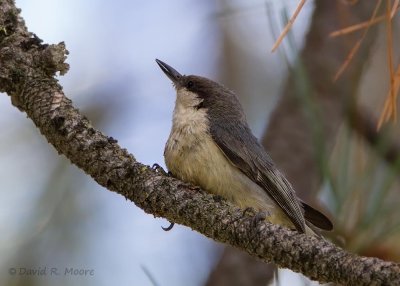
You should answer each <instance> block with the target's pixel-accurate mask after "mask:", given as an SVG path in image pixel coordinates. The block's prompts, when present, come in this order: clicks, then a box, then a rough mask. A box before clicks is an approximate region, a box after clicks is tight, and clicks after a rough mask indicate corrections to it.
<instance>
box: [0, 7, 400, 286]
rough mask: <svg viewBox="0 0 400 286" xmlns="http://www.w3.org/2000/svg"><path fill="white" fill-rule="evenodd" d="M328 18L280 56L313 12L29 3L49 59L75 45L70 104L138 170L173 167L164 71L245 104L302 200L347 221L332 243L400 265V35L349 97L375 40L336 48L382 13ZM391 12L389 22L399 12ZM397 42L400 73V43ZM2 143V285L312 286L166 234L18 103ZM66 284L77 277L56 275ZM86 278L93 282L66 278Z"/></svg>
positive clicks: (203, 241) (376, 36)
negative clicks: (393, 96) (397, 99)
mask: <svg viewBox="0 0 400 286" xmlns="http://www.w3.org/2000/svg"><path fill="white" fill-rule="evenodd" d="M314 2H315V1H307V2H306V4H305V6H304V7H303V8H302V10H301V12H300V15H299V16H298V18H297V20H296V21H295V24H294V26H293V27H292V29H291V30H290V33H289V34H288V35H287V37H286V38H285V40H284V42H283V43H282V45H281V46H280V48H279V49H278V51H277V52H275V53H271V52H270V50H271V48H272V45H273V43H274V41H275V40H276V39H277V37H278V36H279V34H280V32H281V31H282V29H283V27H284V26H285V23H286V22H287V20H288V17H290V15H291V14H292V13H293V12H294V10H295V8H296V7H297V5H298V1H295V0H285V1H272V0H269V1H268V0H251V1H245V0H235V1H228V0H217V1H194V0H185V1H177V0H170V1H143V2H142V3H141V4H138V3H135V2H134V1H112V2H111V1H94V0H87V1H77V0H69V1H66V0H37V1H27V0H17V1H16V3H17V6H18V7H19V8H21V9H22V16H23V18H24V19H25V21H26V25H27V27H28V29H29V30H30V31H32V32H34V33H36V34H37V35H38V36H39V37H40V38H41V39H43V40H44V42H46V43H58V42H60V41H65V43H66V46H67V49H68V50H69V52H70V54H69V56H68V59H67V62H68V63H69V64H70V67H71V68H70V71H69V72H68V73H67V74H66V75H65V76H63V77H60V78H59V80H60V83H61V85H62V86H63V87H64V91H65V94H66V96H67V97H69V98H71V99H72V100H73V102H74V105H75V106H76V107H78V108H79V109H80V110H81V112H82V113H83V114H85V115H86V116H87V117H88V118H89V119H90V120H91V121H92V123H93V125H94V126H95V128H97V129H100V130H101V131H103V132H104V133H106V134H107V135H109V136H112V137H114V138H116V139H118V142H119V144H120V145H121V146H122V147H124V148H127V149H128V150H129V151H130V152H131V153H132V154H134V156H135V157H136V159H137V160H138V161H140V162H142V163H144V164H147V165H152V164H153V163H156V162H157V163H159V164H160V165H162V166H165V165H164V160H163V149H164V144H165V142H166V140H167V138H168V135H169V131H170V128H171V116H172V110H173V106H174V100H175V93H174V90H173V88H172V85H171V83H170V81H169V80H168V79H167V78H166V77H165V76H164V74H163V73H162V71H161V70H160V69H159V67H158V66H157V65H156V63H155V61H154V60H155V58H159V59H161V60H162V61H165V62H166V63H168V64H170V65H171V66H173V67H174V68H176V69H177V70H178V71H180V72H181V73H183V74H196V75H202V76H206V77H209V78H211V79H214V80H217V81H219V82H221V83H223V84H224V85H226V86H227V87H229V88H230V89H232V90H234V91H235V92H236V93H237V94H238V95H239V97H240V100H241V102H242V104H243V107H244V109H245V112H246V115H247V119H248V121H249V124H250V126H251V128H252V129H253V132H254V134H255V135H256V136H257V137H258V138H260V140H261V142H262V143H263V144H264V146H266V148H267V150H268V151H269V152H270V153H271V156H272V158H273V159H274V161H275V162H276V164H277V165H278V167H279V168H281V169H282V170H283V171H284V173H285V174H286V175H287V176H288V178H289V180H290V181H291V182H292V183H293V185H294V186H295V188H296V191H297V193H298V194H299V196H301V197H302V198H303V199H304V200H306V201H308V202H310V203H311V204H312V205H314V206H316V207H318V208H320V209H321V210H324V212H325V213H327V214H328V215H329V216H330V218H331V219H332V220H333V221H334V224H335V231H334V232H332V233H330V234H326V235H327V237H329V238H330V239H331V240H332V241H334V242H335V243H337V244H338V245H340V246H342V247H344V248H346V249H348V250H350V251H353V252H357V253H360V254H362V255H369V256H377V257H380V258H382V259H387V260H392V261H399V260H400V245H399V244H398V243H397V242H398V240H399V233H400V210H399V208H398V205H399V203H400V189H399V187H400V186H399V179H398V178H399V176H398V173H399V168H400V161H399V158H400V157H399V151H400V142H399V138H400V137H399V136H398V135H400V134H399V127H398V125H396V124H387V125H384V126H383V128H381V129H380V130H379V132H378V131H377V129H376V126H377V119H378V118H379V115H380V112H381V111H382V107H383V102H384V100H385V98H386V95H387V93H388V90H389V83H390V76H389V68H388V60H387V45H386V44H387V40H386V36H387V35H386V33H385V31H386V30H385V23H384V22H382V23H378V24H377V25H375V26H374V27H372V28H370V29H369V31H368V34H367V36H366V37H365V39H364V41H363V42H362V45H361V48H360V50H359V51H358V52H357V54H356V55H355V56H354V58H352V60H351V62H350V63H349V66H348V68H347V70H346V71H345V72H344V73H343V74H342V75H341V77H340V78H339V79H338V80H337V81H336V82H334V81H333V77H334V75H335V73H336V72H337V71H338V69H339V67H340V65H341V64H343V62H345V60H346V58H347V57H348V53H349V52H350V50H351V49H352V47H353V46H354V45H355V43H356V41H357V40H359V39H360V38H361V36H362V33H363V30H361V31H358V32H355V33H351V34H349V35H346V36H343V37H337V38H330V37H329V33H330V32H332V31H335V30H339V29H341V28H344V27H347V26H350V25H352V24H357V23H360V22H363V21H367V20H368V19H369V18H370V17H371V15H372V11H373V10H374V8H375V7H376V6H375V5H376V2H375V1H344V0H341V1H339V0H338V1H318V2H317V3H314ZM359 2H360V3H359ZM368 2H371V3H368ZM383 2H384V1H383ZM378 8H379V10H378V13H380V14H382V13H384V11H385V4H382V7H378ZM397 18H398V17H394V18H393V22H392V23H393V34H395V33H398V31H399V21H398V19H397ZM393 41H394V43H393V49H394V57H393V62H394V64H395V65H396V66H397V64H398V63H399V43H398V41H399V37H393ZM0 130H1V132H0V154H1V155H0V233H1V234H2V235H1V236H0V253H1V256H0V273H1V274H0V284H1V285H54V284H57V285H77V284H78V285H110V284H116V285H277V284H279V285H307V284H309V283H310V282H309V281H308V280H307V279H306V278H304V277H302V276H301V275H297V274H294V273H292V272H291V271H289V270H279V271H278V272H276V271H275V268H274V267H273V266H267V265H265V264H263V263H260V262H258V261H256V260H254V259H252V258H250V257H249V256H247V255H246V254H244V253H241V252H239V251H236V250H233V249H231V248H225V246H224V245H221V244H218V243H216V242H214V241H212V240H210V239H208V238H206V237H204V236H203V235H201V234H199V233H196V232H194V231H192V230H191V229H190V228H187V227H184V226H180V225H176V226H175V227H174V229H173V230H172V231H170V232H164V231H163V230H162V229H161V226H164V227H165V226H168V225H169V224H168V222H167V221H166V220H163V219H156V218H154V217H153V216H152V215H148V214H145V213H144V212H143V211H142V210H141V209H139V208H137V207H136V206H134V205H133V204H132V203H131V202H128V201H126V200H125V199H124V198H123V197H122V196H120V195H117V194H115V193H112V192H109V191H107V190H105V189H103V188H102V187H100V186H98V185H97V184H96V183H95V182H94V181H93V180H92V179H91V178H90V177H88V176H87V175H85V174H84V173H83V172H82V171H80V170H79V169H78V168H77V167H75V166H72V165H71V164H70V162H69V161H68V160H67V159H66V158H65V157H63V156H59V155H58V154H57V152H56V151H55V150H54V148H53V147H52V146H50V145H49V144H48V143H47V141H46V139H45V138H44V137H43V136H41V134H40V133H39V131H38V129H36V127H35V126H34V125H33V123H32V122H31V121H30V120H29V119H27V118H26V116H25V114H23V113H21V112H20V111H18V109H16V108H14V107H13V106H12V105H11V104H10V98H9V97H8V96H6V95H2V96H0ZM52 268H54V269H56V270H57V271H58V272H60V273H61V275H50V269H52ZM71 268H73V269H78V270H82V269H87V270H93V272H91V273H92V274H93V275H63V274H64V272H65V269H71ZM13 269H14V270H15V271H16V273H15V274H13V271H14V270H13ZM21 269H22V270H21ZM24 269H25V270H24ZM28 270H32V271H33V270H36V271H39V273H40V271H42V273H43V271H45V272H46V275H40V274H31V275H28V274H27V273H26V271H28ZM21 271H22V272H24V273H26V274H21V273H20V272H21ZM314 284H316V283H314Z"/></svg>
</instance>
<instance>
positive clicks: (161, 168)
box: [151, 163, 169, 176]
mask: <svg viewBox="0 0 400 286" xmlns="http://www.w3.org/2000/svg"><path fill="white" fill-rule="evenodd" d="M151 168H152V169H153V170H154V171H156V172H157V173H161V174H163V175H164V176H169V173H167V172H165V170H164V169H163V167H161V166H160V165H158V164H157V163H154V164H153V166H151Z"/></svg>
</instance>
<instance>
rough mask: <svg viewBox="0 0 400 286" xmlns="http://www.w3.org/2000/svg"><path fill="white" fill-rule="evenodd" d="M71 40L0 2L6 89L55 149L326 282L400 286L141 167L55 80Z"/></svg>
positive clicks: (146, 206)
mask: <svg viewBox="0 0 400 286" xmlns="http://www.w3.org/2000/svg"><path fill="white" fill-rule="evenodd" d="M67 53H68V52H67V50H66V49H65V46H64V44H63V43H60V44H58V45H44V44H41V41H40V40H39V39H38V38H37V37H36V36H34V35H33V34H31V33H29V32H28V31H27V29H26V27H25V25H24V22H23V20H22V18H21V17H20V16H19V10H17V8H16V7H15V5H14V1H12V0H0V91H1V92H6V93H7V94H8V95H9V96H11V99H12V103H13V105H15V106H17V107H18V108H19V109H20V110H22V111H25V112H26V113H27V115H28V117H29V118H30V119H32V121H33V122H34V123H35V125H36V126H37V127H38V129H39V130H40V132H41V133H42V134H43V135H44V136H45V137H46V138H47V140H48V141H49V143H51V144H52V145H53V146H54V147H55V149H56V150H57V151H58V152H59V153H60V154H63V155H65V156H66V157H67V158H69V159H70V160H71V162H72V163H73V164H75V165H77V166H78V167H79V168H81V169H82V170H83V171H85V172H86V173H87V174H88V175H90V176H91V177H92V178H93V179H94V180H95V181H96V182H98V183H99V184H100V185H102V186H104V187H106V188H107V189H109V190H110V191H113V192H116V193H118V194H121V195H123V196H124V197H125V198H127V199H129V200H131V201H133V202H134V203H135V204H136V205H137V206H139V207H140V208H142V209H143V210H144V211H145V212H147V213H151V214H153V215H154V216H160V217H165V218H167V219H169V220H171V221H174V222H177V223H180V224H183V225H186V226H189V227H191V228H192V229H194V230H196V231H198V232H200V233H202V234H204V235H206V236H208V237H210V238H212V239H214V240H217V241H220V242H223V243H228V244H230V245H233V246H235V247H237V248H239V249H242V250H245V251H247V252H248V253H249V254H251V255H253V256H255V257H258V258H260V259H261V260H263V261H267V262H274V263H276V264H277V265H279V266H280V267H286V268H290V269H292V270H294V271H298V272H301V273H303V274H305V275H307V276H308V277H310V278H312V279H315V280H318V281H321V282H328V281H332V282H337V283H342V284H357V285H360V284H400V266H399V265H398V264H396V263H392V262H385V261H382V260H379V259H377V258H366V257H359V256H357V255H354V254H351V253H348V252H346V251H344V250H342V249H340V248H338V247H336V246H335V245H333V244H331V243H329V242H327V241H324V240H320V239H318V238H316V237H310V236H306V235H304V234H300V233H298V232H296V231H290V230H287V229H285V228H282V227H280V226H277V225H272V224H270V223H267V222H264V221H262V222H259V223H257V225H254V220H253V219H252V218H253V216H252V215H254V213H253V214H249V213H248V212H247V213H243V211H242V210H240V209H238V208H237V207H235V206H233V205H231V204H229V203H228V202H226V201H224V200H221V199H220V198H219V197H215V196H212V195H210V194H206V193H205V192H203V191H197V190H196V191H194V190H193V188H191V187H190V186H189V185H188V184H186V183H183V182H181V181H179V180H176V179H174V178H170V177H166V176H163V175H161V174H160V173H157V172H156V171H154V170H152V169H151V168H149V167H147V166H145V165H143V164H141V163H139V162H137V161H136V160H135V158H134V157H133V156H132V155H131V154H129V153H128V151H127V150H126V149H122V148H121V147H119V146H118V144H117V141H116V140H115V139H113V138H111V137H107V136H106V135H104V134H102V133H101V132H100V131H98V130H96V129H94V128H93V127H92V126H91V124H90V122H89V121H88V120H87V119H86V118H85V117H84V116H83V115H81V114H80V113H79V111H78V109H76V108H74V107H73V106H72V102H71V100H69V99H68V98H67V97H65V95H64V93H63V91H62V87H61V86H60V85H59V84H58V82H57V80H56V79H55V78H54V76H55V74H56V72H60V73H61V74H63V73H65V72H66V71H67V69H68V65H67V64H65V63H64V60H65V58H66V54H67Z"/></svg>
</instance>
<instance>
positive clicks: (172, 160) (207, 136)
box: [156, 60, 332, 234]
mask: <svg viewBox="0 0 400 286" xmlns="http://www.w3.org/2000/svg"><path fill="white" fill-rule="evenodd" d="M156 62H157V64H158V65H159V66H160V68H161V69H162V71H163V72H164V73H165V74H166V75H167V76H168V77H169V79H170V80H171V81H172V83H173V84H174V86H175V89H176V102H175V109H174V113H173V119H172V129H171V133H170V135H169V138H168V141H167V144H166V146H165V150H164V157H165V163H166V165H167V167H168V169H169V171H170V172H171V173H172V175H174V176H175V177H177V178H179V179H181V180H183V181H186V182H190V183H192V184H194V185H197V186H200V187H201V188H202V189H204V190H206V191H208V192H210V193H213V194H216V195H220V196H222V197H224V198H226V199H227V200H229V201H231V202H233V203H234V204H236V205H237V206H239V207H241V208H248V207H252V208H254V209H256V210H257V211H262V212H265V213H267V217H266V219H267V220H268V221H270V222H271V223H275V224H280V225H283V226H286V227H289V228H296V229H297V230H298V231H300V232H303V233H308V234H314V231H313V229H314V230H315V228H314V227H317V228H320V229H323V230H331V229H332V223H331V222H330V221H329V219H328V218H327V217H325V216H324V215H323V214H322V213H320V212H319V211H317V210H315V209H314V208H312V207H310V206H309V205H307V204H305V203H304V202H302V201H301V200H300V199H299V198H297V196H296V194H295V192H294V190H293V187H292V186H291V184H290V183H289V181H288V180H287V179H286V178H285V177H284V176H283V174H282V173H281V172H280V171H279V170H278V169H277V168H276V167H275V165H274V163H273V162H272V160H271V158H270V157H269V155H268V154H267V152H266V151H265V150H264V149H263V147H262V146H261V145H260V143H259V142H258V141H257V139H256V137H255V136H254V135H253V134H252V132H251V130H250V128H249V126H248V124H247V122H246V117H245V115H244V112H243V109H242V106H241V105H240V103H239V100H238V98H237V97H236V95H235V94H234V93H233V92H232V91H230V90H228V89H227V88H225V87H224V86H222V85H220V84H218V83H216V82H214V81H211V80H209V79H207V78H204V77H200V76H194V75H189V76H185V75H181V74H180V73H179V72H177V71H176V70H175V69H174V68H172V67H171V66H169V65H167V64H166V63H164V62H162V61H160V60H156Z"/></svg>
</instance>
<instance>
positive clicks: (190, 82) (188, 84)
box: [186, 80, 194, 88]
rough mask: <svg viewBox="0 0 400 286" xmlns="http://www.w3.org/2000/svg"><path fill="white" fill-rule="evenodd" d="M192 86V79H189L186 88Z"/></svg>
mask: <svg viewBox="0 0 400 286" xmlns="http://www.w3.org/2000/svg"><path fill="white" fill-rule="evenodd" d="M193 86H194V83H193V81H191V80H189V81H188V83H187V84H186V87H187V88H192V87H193Z"/></svg>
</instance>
